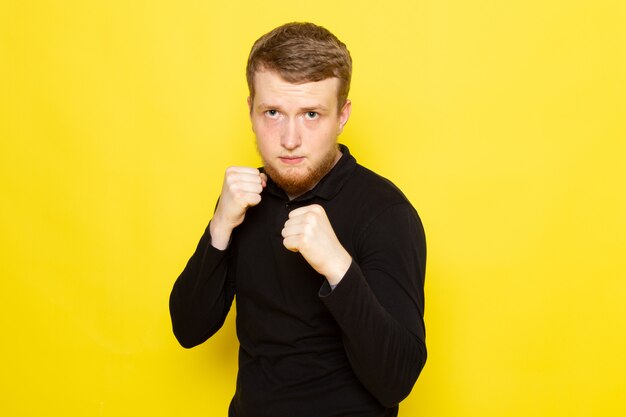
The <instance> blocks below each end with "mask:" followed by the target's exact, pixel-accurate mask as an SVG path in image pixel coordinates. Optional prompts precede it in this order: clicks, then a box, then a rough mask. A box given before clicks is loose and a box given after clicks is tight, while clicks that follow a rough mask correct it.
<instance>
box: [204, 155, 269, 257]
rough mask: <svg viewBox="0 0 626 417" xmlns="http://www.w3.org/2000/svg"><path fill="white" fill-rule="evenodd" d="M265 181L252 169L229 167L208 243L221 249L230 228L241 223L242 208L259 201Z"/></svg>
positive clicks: (261, 174)
mask: <svg viewBox="0 0 626 417" xmlns="http://www.w3.org/2000/svg"><path fill="white" fill-rule="evenodd" d="M266 184H267V177H266V176H265V174H263V173H261V172H259V170H258V169H256V168H249V167H230V168H228V169H227V170H226V174H225V175H224V184H223V185H222V193H221V195H220V200H219V202H218V204H217V209H216V210H215V214H214V215H213V219H212V220H211V225H210V226H209V231H210V232H211V244H212V245H213V246H214V247H215V248H217V249H221V250H224V249H226V247H227V246H228V242H229V241H230V235H231V233H232V231H233V229H234V228H235V227H237V226H239V225H240V224H241V223H243V219H244V217H245V215H246V210H248V208H249V207H252V206H256V205H257V204H259V203H260V202H261V192H262V191H263V188H265V186H266Z"/></svg>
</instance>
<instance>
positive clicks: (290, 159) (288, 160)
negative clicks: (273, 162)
mask: <svg viewBox="0 0 626 417" xmlns="http://www.w3.org/2000/svg"><path fill="white" fill-rule="evenodd" d="M278 159H280V160H281V162H282V163H284V164H288V165H294V164H298V163H300V162H302V161H304V157H303V156H281V157H279V158H278Z"/></svg>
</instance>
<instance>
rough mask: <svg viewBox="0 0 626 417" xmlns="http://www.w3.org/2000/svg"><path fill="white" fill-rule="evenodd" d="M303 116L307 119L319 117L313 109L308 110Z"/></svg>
mask: <svg viewBox="0 0 626 417" xmlns="http://www.w3.org/2000/svg"><path fill="white" fill-rule="evenodd" d="M305 117H306V118H307V119H309V120H315V119H317V118H318V117H319V114H318V113H317V112H315V111H308V112H306V114H305Z"/></svg>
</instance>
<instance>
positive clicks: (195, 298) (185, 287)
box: [170, 226, 235, 348]
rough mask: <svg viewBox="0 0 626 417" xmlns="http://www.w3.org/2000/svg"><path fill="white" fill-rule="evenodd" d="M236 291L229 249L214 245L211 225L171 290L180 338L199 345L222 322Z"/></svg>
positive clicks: (187, 344)
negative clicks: (229, 262)
mask: <svg viewBox="0 0 626 417" xmlns="http://www.w3.org/2000/svg"><path fill="white" fill-rule="evenodd" d="M234 295H235V285H234V281H233V280H232V279H229V274H228V249H227V250H225V251H221V250H219V249H216V248H215V247H213V245H211V234H210V232H209V227H208V226H207V228H206V230H205V231H204V234H203V236H202V238H201V239H200V242H199V243H198V246H197V248H196V250H195V252H194V254H193V255H192V256H191V258H190V259H189V261H188V262H187V266H186V267H185V269H184V270H183V272H182V273H181V274H180V276H179V277H178V279H177V280H176V282H175V283H174V287H173V289H172V292H171V294H170V317H171V319H172V328H173V330H174V335H175V336H176V339H177V340H178V342H179V343H180V344H181V345H182V346H183V347H185V348H191V347H194V346H197V345H199V344H201V343H203V342H204V341H206V340H207V339H208V338H209V337H211V336H212V335H213V334H215V332H217V331H218V330H219V329H220V328H221V327H222V325H223V324H224V320H225V319H226V316H227V314H228V311H229V310H230V306H231V304H232V301H233V298H234Z"/></svg>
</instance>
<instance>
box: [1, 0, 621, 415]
mask: <svg viewBox="0 0 626 417" xmlns="http://www.w3.org/2000/svg"><path fill="white" fill-rule="evenodd" d="M0 5H1V6H0V138H1V145H0V175H1V183H0V184H1V185H0V187H1V188H0V190H1V197H2V200H1V202H0V233H1V241H0V249H1V252H0V253H1V265H0V274H1V287H0V308H1V309H2V310H1V314H0V331H1V332H2V336H1V337H2V343H1V347H0V361H1V364H0V374H1V375H2V376H1V384H2V386H1V387H0V388H1V389H0V396H1V401H0V415H3V416H45V415H67V416H116V417H117V416H136V415H138V416H225V415H226V408H227V405H228V402H229V400H230V397H231V395H232V393H233V391H234V383H235V374H236V348H237V342H236V338H235V335H234V326H233V324H234V321H233V317H232V315H231V316H230V317H229V319H228V321H227V323H226V325H225V327H224V328H223V329H222V331H220V332H219V333H218V334H217V335H216V336H215V337H214V339H212V340H210V341H209V342H208V343H205V344H204V345H202V346H200V347H198V348H195V349H193V350H189V351H188V350H184V349H182V348H180V347H179V346H178V345H177V344H176V342H175V339H174V337H173V335H172V334H171V330H170V323H169V314H168V309H167V302H168V296H169V291H170V288H171V286H172V284H173V282H174V280H175V278H176V277H177V275H178V274H179V273H180V271H181V270H182V268H183V267H184V265H185V263H186V261H187V259H188V257H189V256H190V255H191V253H192V251H193V249H194V248H195V245H196V243H197V240H198V239H199V237H200V235H201V233H202V231H203V229H204V227H205V225H206V223H207V222H208V220H209V218H210V215H211V212H212V210H213V206H214V204H215V200H216V198H217V196H218V194H219V190H220V186H221V180H222V173H223V171H224V169H225V167H226V166H227V165H230V164H246V165H258V164H259V159H258V157H257V155H256V151H255V147H254V137H253V134H252V132H251V130H250V127H249V121H248V119H247V113H246V101H245V99H246V94H247V89H246V85H245V77H244V65H245V61H246V58H247V53H248V51H249V48H250V46H251V45H252V42H253V41H254V40H255V39H256V38H257V37H258V36H260V35H261V34H263V33H265V32H266V31H268V30H270V29H271V28H273V27H275V26H277V25H279V24H281V23H284V22H287V21H292V20H309V21H314V22H317V23H319V24H322V25H324V26H326V27H328V28H329V29H330V30H331V31H333V32H334V33H335V34H336V35H337V36H338V37H339V38H340V39H342V40H343V41H344V42H346V43H347V45H348V46H349V48H350V50H351V53H352V55H353V58H354V62H355V64H354V80H353V85H352V92H351V98H352V100H353V103H354V104H353V117H352V119H351V120H350V122H349V124H348V126H347V128H346V131H345V133H344V134H343V135H342V137H341V141H342V142H344V143H346V144H347V145H348V146H349V147H350V148H351V150H352V152H353V153H354V154H355V156H356V157H357V159H358V160H359V162H361V163H362V164H364V165H366V166H368V167H370V168H372V169H374V170H376V171H377V172H379V173H381V174H382V175H384V176H386V177H388V178H390V179H391V180H392V181H394V182H395V183H396V184H397V185H399V186H400V187H401V188H402V189H403V190H404V191H405V193H406V194H407V196H408V197H409V198H410V200H411V201H412V202H413V204H414V205H415V207H416V208H417V209H418V211H419V212H420V214H421V216H422V219H423V221H424V224H425V227H426V232H427V237H428V244H429V247H428V249H429V262H428V267H427V285H426V295H427V311H426V323H427V333H428V339H427V342H428V347H429V353H430V355H429V360H428V363H427V365H426V368H425V369H424V371H423V373H422V376H421V377H420V379H419V381H418V383H417V385H416V386H415V388H414V390H413V393H412V394H411V395H410V397H409V398H408V399H407V400H406V401H405V402H403V403H402V405H401V415H403V416H429V417H440V416H441V417H443V416H454V417H459V416H460V417H465V416H551V417H558V416H568V417H570V416H603V417H604V416H623V415H626V401H625V400H624V395H625V394H626V377H625V376H624V375H626V359H624V356H625V354H626V336H625V333H626V301H625V299H626V261H625V258H626V257H625V256H624V252H625V249H626V192H625V190H626V168H625V164H626V29H625V27H626V24H625V23H624V22H626V6H625V3H624V2H623V1H622V0H614V1H611V0H594V1H575V0H574V1H561V0H513V1H500V0H478V1H463V0H447V1H434V0H428V1H427V0H418V1H408V0H407V1H385V2H380V1H369V0H361V1H358V2H356V1H354V2H338V1H330V0H319V1H317V2H294V1H282V0H276V1H270V2H261V1H232V2H228V1H219V2H218V1H173V0H172V1H148V0H143V1H139V0H138V1H126V0H124V1H122V0H115V1H113V0H109V1H104V0H103V1H79V0H73V1H71V0H66V1H61V0H56V1H44V0H40V1H36V0H33V1H19V0H14V1H11V0H8V1H7V0H2V1H1V3H0Z"/></svg>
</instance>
